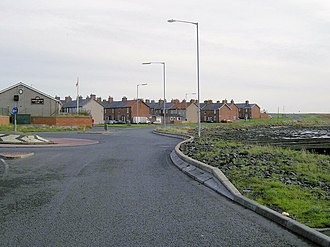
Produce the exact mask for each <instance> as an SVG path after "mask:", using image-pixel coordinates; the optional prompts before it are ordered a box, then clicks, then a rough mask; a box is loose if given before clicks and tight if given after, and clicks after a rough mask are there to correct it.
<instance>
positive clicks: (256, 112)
mask: <svg viewBox="0 0 330 247" xmlns="http://www.w3.org/2000/svg"><path fill="white" fill-rule="evenodd" d="M235 105H236V106H237V107H238V115H239V118H240V119H256V118H261V117H262V115H261V113H260V107H259V106H258V105H257V104H255V103H253V104H250V102H249V101H248V100H247V101H245V103H235Z"/></svg>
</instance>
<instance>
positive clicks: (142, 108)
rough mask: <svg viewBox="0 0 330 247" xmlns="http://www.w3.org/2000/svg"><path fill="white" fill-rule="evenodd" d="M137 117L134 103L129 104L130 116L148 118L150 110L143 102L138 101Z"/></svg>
mask: <svg viewBox="0 0 330 247" xmlns="http://www.w3.org/2000/svg"><path fill="white" fill-rule="evenodd" d="M138 104H139V116H136V102H134V103H131V114H132V116H131V117H132V119H133V117H149V116H150V108H149V107H148V106H147V105H146V104H145V103H143V102H141V101H140V100H139V103H138Z"/></svg>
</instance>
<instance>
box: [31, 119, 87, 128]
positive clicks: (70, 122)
mask: <svg viewBox="0 0 330 247" xmlns="http://www.w3.org/2000/svg"><path fill="white" fill-rule="evenodd" d="M32 124H46V125H50V126H86V127H92V119H91V118H90V117H32Z"/></svg>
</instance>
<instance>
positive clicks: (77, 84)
mask: <svg viewBox="0 0 330 247" xmlns="http://www.w3.org/2000/svg"><path fill="white" fill-rule="evenodd" d="M76 87H77V114H79V77H77V83H76Z"/></svg>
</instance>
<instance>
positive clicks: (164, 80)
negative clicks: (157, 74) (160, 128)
mask: <svg viewBox="0 0 330 247" xmlns="http://www.w3.org/2000/svg"><path fill="white" fill-rule="evenodd" d="M142 64H143V65H149V64H162V65H163V83H164V128H166V107H165V106H166V79H165V62H147V63H142Z"/></svg>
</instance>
